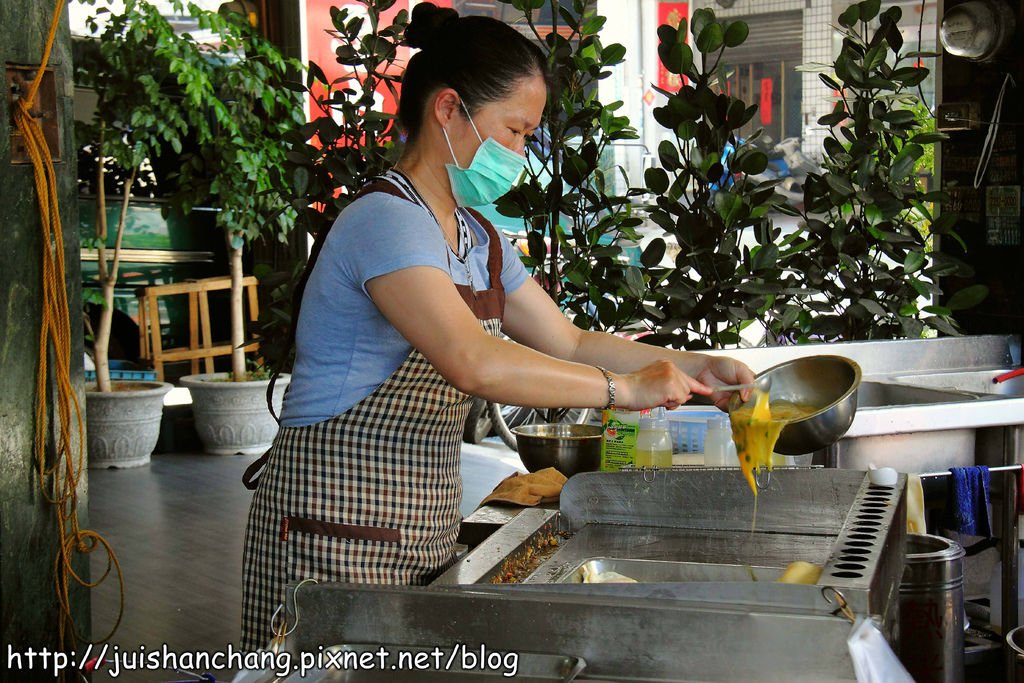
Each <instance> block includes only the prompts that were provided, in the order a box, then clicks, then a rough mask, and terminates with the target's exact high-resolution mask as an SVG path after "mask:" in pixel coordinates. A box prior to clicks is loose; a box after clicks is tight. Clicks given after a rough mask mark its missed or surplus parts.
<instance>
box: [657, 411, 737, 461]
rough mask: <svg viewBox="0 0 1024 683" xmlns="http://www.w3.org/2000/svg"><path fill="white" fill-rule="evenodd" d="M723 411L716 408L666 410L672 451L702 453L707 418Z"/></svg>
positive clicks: (718, 414)
mask: <svg viewBox="0 0 1024 683" xmlns="http://www.w3.org/2000/svg"><path fill="white" fill-rule="evenodd" d="M723 414H724V413H722V411H720V410H718V409H716V408H677V409H676V410H670V411H668V432H669V434H670V435H671V436H672V452H673V453H703V452H704V435H705V434H707V431H708V420H710V419H711V418H713V417H717V416H721V415H723Z"/></svg>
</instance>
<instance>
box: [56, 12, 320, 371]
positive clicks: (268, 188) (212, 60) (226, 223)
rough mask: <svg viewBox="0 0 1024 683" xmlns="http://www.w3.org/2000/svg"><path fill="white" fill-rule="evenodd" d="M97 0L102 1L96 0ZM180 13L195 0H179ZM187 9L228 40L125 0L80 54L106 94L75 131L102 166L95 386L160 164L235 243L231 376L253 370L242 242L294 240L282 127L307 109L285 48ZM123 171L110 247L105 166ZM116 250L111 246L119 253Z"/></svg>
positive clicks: (174, 198) (81, 72)
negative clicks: (138, 215)
mask: <svg viewBox="0 0 1024 683" xmlns="http://www.w3.org/2000/svg"><path fill="white" fill-rule="evenodd" d="M89 4H93V3H89ZM173 6H174V7H175V8H176V10H177V11H179V12H184V10H185V6H184V5H182V4H181V3H180V2H177V0H175V2H174V3H173ZM187 9H188V12H189V13H190V14H191V16H193V17H195V18H196V19H197V20H198V23H199V26H200V28H202V29H209V30H210V31H212V32H213V34H214V35H216V36H217V38H218V41H219V42H218V44H216V45H205V44H202V43H199V42H197V41H195V40H194V39H193V38H192V36H190V35H188V34H179V33H176V32H175V30H174V28H173V27H172V26H171V24H170V23H169V22H168V21H167V19H165V18H164V17H163V16H162V15H161V14H160V11H159V10H158V9H157V8H155V7H154V6H153V5H151V4H150V3H148V2H142V1H141V0H127V1H126V2H125V3H124V9H123V11H121V12H112V11H111V10H110V8H108V7H102V6H101V7H99V8H98V9H97V10H96V13H95V16H94V17H93V18H91V19H90V20H89V24H90V27H91V28H92V30H93V31H94V32H95V31H97V29H98V28H99V20H100V19H103V20H104V22H105V23H104V27H103V28H102V31H101V32H100V33H99V35H98V36H97V37H96V38H95V39H94V40H90V41H88V42H87V43H86V44H85V45H84V46H83V49H82V50H81V55H82V58H81V59H80V60H78V61H77V62H76V65H75V78H76V81H77V83H78V84H79V85H81V86H85V87H88V88H91V89H92V90H93V91H94V92H95V94H96V97H97V103H96V110H95V114H94V116H93V118H92V120H91V121H89V122H87V123H85V124H83V125H80V126H79V128H78V130H77V134H78V141H79V144H80V146H81V148H82V150H83V154H84V155H87V156H90V157H92V158H91V159H85V160H83V163H82V164H80V165H82V166H87V167H88V166H92V167H94V168H95V169H96V173H97V180H96V182H95V189H96V193H97V219H96V225H97V235H96V240H95V243H94V246H95V247H96V248H97V250H98V252H99V259H98V260H99V279H100V285H101V291H102V294H103V300H104V307H103V313H102V316H101V318H100V324H99V326H98V328H97V330H96V334H95V355H96V367H97V384H98V386H99V388H100V390H101V391H109V388H110V380H109V365H108V348H109V340H110V329H111V320H112V315H113V296H114V286H115V284H116V282H117V276H118V270H119V266H120V248H121V238H122V236H123V234H124V228H125V218H126V216H127V209H128V203H129V201H130V200H131V198H132V196H133V194H134V190H135V189H136V188H137V185H138V183H140V182H142V181H140V179H141V178H145V179H147V180H148V182H149V184H152V182H153V181H152V173H151V169H152V168H153V167H154V166H156V165H159V166H160V167H161V168H170V169H172V172H171V173H170V174H169V175H170V176H171V178H170V182H168V183H167V184H166V186H165V187H164V188H163V189H164V191H165V192H166V193H167V195H168V198H169V199H170V200H171V203H172V204H174V205H176V206H178V207H180V208H181V209H183V210H184V211H186V212H187V211H189V210H190V209H191V208H192V207H193V206H195V205H197V204H207V203H209V204H212V205H214V206H215V207H216V208H218V209H219V211H218V212H217V219H216V221H217V226H218V227H219V228H220V229H221V230H222V231H223V233H224V235H225V238H226V240H227V242H228V247H229V250H228V251H229V254H230V255H231V259H230V268H231V275H232V347H233V348H234V353H233V357H232V371H233V376H234V377H236V378H238V379H243V378H244V377H245V357H244V352H243V346H244V337H243V330H244V322H243V321H242V287H241V280H242V248H243V246H244V245H245V243H246V242H248V241H251V240H253V239H255V238H257V237H259V236H263V235H266V234H270V235H273V236H275V237H277V238H278V239H282V240H283V239H284V236H285V235H286V234H287V232H288V229H289V228H290V227H291V225H292V224H293V222H294V215H293V214H290V213H289V211H290V208H289V207H287V205H285V206H283V207H282V202H281V200H280V191H279V189H277V188H279V187H280V185H281V179H282V175H281V172H280V169H281V167H282V164H283V161H284V154H285V149H284V147H283V144H282V142H281V136H282V135H283V132H284V131H285V130H286V128H287V127H288V126H290V125H297V124H298V123H300V122H301V121H302V120H303V118H302V109H301V105H300V102H299V99H298V97H297V96H296V95H295V94H294V93H292V92H290V91H288V90H287V89H284V88H282V87H281V83H282V82H283V80H284V76H285V73H286V70H287V68H288V64H287V62H286V61H285V59H284V58H283V57H282V56H281V54H280V53H279V52H278V50H277V49H276V48H275V47H274V46H273V45H271V44H270V43H268V42H267V41H265V40H263V39H262V38H260V37H259V36H258V35H256V34H255V33H254V32H253V31H252V30H251V28H249V27H248V26H247V25H246V24H244V23H241V22H236V21H234V20H231V19H228V18H225V17H221V16H219V15H217V14H215V13H212V12H207V11H205V10H202V9H201V8H199V7H198V6H196V5H194V4H189V5H188V7H187ZM108 173H109V174H112V175H114V176H115V178H116V179H117V183H116V185H117V186H118V189H119V192H120V204H121V207H120V208H121V210H120V212H119V220H118V223H117V226H116V237H115V238H114V240H113V245H112V247H108V243H109V239H108V227H107V220H106V216H107V210H106V188H107V186H108V185H109V184H110V183H108V182H107V177H106V176H107V174H108ZM111 252H112V253H111Z"/></svg>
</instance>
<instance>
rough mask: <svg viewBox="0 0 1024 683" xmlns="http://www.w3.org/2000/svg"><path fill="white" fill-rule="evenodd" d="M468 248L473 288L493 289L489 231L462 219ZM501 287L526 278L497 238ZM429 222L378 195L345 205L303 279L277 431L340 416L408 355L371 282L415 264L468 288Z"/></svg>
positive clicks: (411, 207) (413, 208) (410, 207)
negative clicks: (469, 243) (469, 234)
mask: <svg viewBox="0 0 1024 683" xmlns="http://www.w3.org/2000/svg"><path fill="white" fill-rule="evenodd" d="M464 215H465V217H466V222H467V223H468V225H469V229H470V232H472V234H473V247H472V248H471V249H470V252H469V263H470V267H471V268H472V271H473V286H474V287H475V288H476V289H477V290H483V289H488V288H489V287H490V277H489V276H488V273H487V255H488V246H489V239H488V236H487V232H486V231H485V230H484V228H483V226H481V225H480V224H479V223H478V222H477V221H476V220H475V219H474V218H473V217H472V216H471V215H470V214H469V213H468V212H466V213H465V214H464ZM501 247H502V261H503V263H502V270H501V282H502V284H503V285H504V287H505V292H506V293H508V294H511V293H512V292H513V291H515V290H516V289H517V288H518V287H519V286H520V285H522V284H523V282H525V281H526V278H527V273H526V269H525V268H524V267H523V264H522V262H520V260H519V257H518V255H517V254H516V253H515V250H514V249H513V247H512V245H511V244H510V243H509V241H508V240H505V239H502V240H501ZM448 254H449V249H448V243H447V241H446V240H445V239H444V236H443V235H442V234H441V228H440V227H439V226H438V225H437V223H436V222H435V221H434V218H433V216H431V215H430V214H429V213H427V212H426V211H424V210H423V209H422V208H420V207H419V206H418V205H416V204H414V203H413V202H410V201H407V200H405V199H400V198H398V197H394V196H391V195H389V194H386V193H383V192H374V193H371V194H368V195H365V196H363V197H360V198H359V199H357V200H356V201H354V202H352V204H350V205H349V206H348V207H346V209H345V210H344V211H343V212H342V214H341V215H340V216H338V220H337V221H336V222H335V224H334V227H333V228H332V229H331V232H330V233H329V234H328V235H327V240H326V241H325V242H324V245H323V249H322V251H321V252H320V257H319V259H318V260H317V263H316V267H315V268H314V269H313V272H312V273H311V274H310V276H309V281H308V283H307V284H306V291H305V294H304V295H303V299H302V309H301V314H300V315H299V324H298V328H297V330H296V342H295V345H296V358H295V367H294V369H293V371H292V380H291V386H290V387H289V388H288V392H287V394H286V395H285V399H284V407H283V409H282V411H281V424H282V425H283V426H285V427H301V426H303V425H310V424H314V423H316V422H322V421H324V420H328V419H330V418H332V417H335V416H336V415H340V414H342V413H344V412H345V411H346V410H348V409H349V408H351V407H352V406H354V405H355V404H356V403H358V402H359V401H361V400H362V399H364V398H365V397H367V396H369V395H370V394H371V393H373V391H374V390H376V388H377V387H379V386H380V385H381V384H382V383H383V382H384V380H386V379H387V378H388V377H390V376H391V375H392V373H394V371H395V370H397V369H398V367H399V366H400V365H401V364H402V362H403V361H405V359H406V358H407V357H408V355H409V354H410V353H411V352H412V345H411V344H410V343H409V342H408V341H407V340H406V339H405V337H403V336H402V335H401V334H400V333H399V332H398V330H396V329H395V328H394V327H393V326H392V325H391V323H389V322H388V321H387V319H386V318H385V317H384V316H383V315H381V313H380V311H379V310H377V307H376V306H375V305H374V303H373V301H372V300H371V299H370V296H369V295H368V294H367V292H366V283H367V281H368V280H370V279H372V278H375V277H378V276H380V275H386V274H387V273H393V272H395V271H398V270H402V269H403V268H411V267H414V266H433V267H434V268H439V269H441V270H443V271H444V272H446V273H450V274H451V276H452V279H453V280H454V282H455V283H456V284H463V285H464V284H468V282H467V278H466V272H465V268H464V267H463V265H462V264H461V263H460V262H458V261H456V260H455V256H454V255H452V256H451V269H450V270H449V260H448Z"/></svg>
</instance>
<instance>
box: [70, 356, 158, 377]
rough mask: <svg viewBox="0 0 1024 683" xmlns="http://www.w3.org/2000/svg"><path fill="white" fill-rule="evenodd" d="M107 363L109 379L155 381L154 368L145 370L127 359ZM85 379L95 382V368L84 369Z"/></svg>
mask: <svg viewBox="0 0 1024 683" xmlns="http://www.w3.org/2000/svg"><path fill="white" fill-rule="evenodd" d="M109 364H110V379H112V380H116V381H121V382H123V381H126V380H143V381H148V382H155V381H156V371H155V370H145V369H143V368H140V367H139V366H137V365H135V364H134V363H132V362H131V361H127V360H112V361H110V363H109ZM85 381H86V382H95V381H96V371H95V370H86V371H85Z"/></svg>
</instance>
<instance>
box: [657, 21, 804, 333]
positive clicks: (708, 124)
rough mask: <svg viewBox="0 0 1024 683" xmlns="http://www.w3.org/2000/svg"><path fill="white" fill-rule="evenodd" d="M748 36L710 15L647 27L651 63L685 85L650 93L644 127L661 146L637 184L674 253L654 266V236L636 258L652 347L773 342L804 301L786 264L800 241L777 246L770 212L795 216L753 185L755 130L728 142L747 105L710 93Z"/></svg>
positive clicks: (758, 154) (768, 188)
mask: <svg viewBox="0 0 1024 683" xmlns="http://www.w3.org/2000/svg"><path fill="white" fill-rule="evenodd" d="M748 32H749V29H748V28H747V25H746V24H745V23H744V22H742V21H732V22H729V21H720V20H718V19H717V18H716V17H715V14H714V12H713V11H711V10H709V9H700V10H697V11H696V12H694V14H693V17H692V21H691V22H690V23H689V25H687V23H686V22H685V21H684V22H683V23H681V24H680V26H679V27H678V29H677V28H674V27H672V26H669V25H663V26H660V27H659V28H658V39H659V45H658V56H659V58H660V59H661V62H662V64H663V65H664V66H665V68H666V69H667V70H668V71H669V72H671V73H673V74H679V75H680V76H682V77H683V78H684V83H683V85H682V86H681V87H680V88H679V90H678V91H676V92H670V91H665V90H661V89H659V92H661V94H663V95H665V96H666V97H667V98H668V101H667V102H666V103H665V104H664V105H663V106H661V107H658V108H656V109H655V111H654V117H655V120H657V121H658V123H659V124H661V125H662V126H664V127H665V128H666V129H668V130H669V131H670V132H671V135H672V137H671V138H670V139H668V140H665V141H663V142H662V143H661V145H660V146H659V148H658V158H659V161H660V167H656V168H651V169H648V171H647V172H646V176H645V180H646V183H647V187H648V189H649V190H650V191H651V192H652V193H654V194H655V195H656V203H655V206H654V207H652V210H651V213H650V219H651V220H652V221H653V222H654V223H655V224H657V225H658V226H660V227H661V228H662V229H663V230H664V231H665V232H666V233H667V234H668V235H671V236H672V237H673V238H674V241H675V242H676V243H677V244H678V246H679V252H678V254H677V255H676V256H675V258H674V262H673V263H672V264H671V265H667V266H666V265H663V261H664V259H665V254H666V241H665V240H664V239H662V238H657V239H655V240H653V241H652V242H651V243H650V244H649V246H648V247H647V249H646V250H645V252H644V254H643V257H642V262H643V265H644V267H645V273H644V276H645V281H644V287H645V291H644V295H643V296H644V299H645V301H646V303H645V305H644V308H643V310H644V312H645V314H646V323H647V325H648V327H649V328H650V329H651V330H653V331H654V334H653V335H651V336H650V337H648V338H647V339H646V340H648V341H650V342H652V343H657V344H663V345H671V346H675V347H683V348H690V349H699V348H716V347H723V346H734V345H737V344H738V343H739V341H740V332H741V331H742V330H743V329H744V328H745V327H747V326H749V325H751V324H755V323H756V324H759V325H761V326H762V327H763V328H764V330H765V333H766V335H767V336H768V338H774V337H775V336H777V335H779V334H782V333H783V332H785V331H786V328H787V327H788V326H789V325H790V324H792V322H794V321H793V320H791V319H790V317H787V316H786V314H785V313H783V314H781V315H780V314H779V313H778V311H780V310H782V311H785V310H786V309H785V307H786V306H787V305H788V304H789V302H791V301H793V300H796V299H798V298H800V297H803V296H806V295H807V294H808V293H807V290H806V288H805V287H804V286H803V285H802V282H801V280H802V277H801V275H800V274H799V273H798V272H796V271H794V269H793V267H792V266H791V265H790V264H791V263H792V259H793V257H794V256H795V255H796V254H798V253H799V252H800V251H801V250H802V249H803V248H805V247H806V246H807V242H806V241H805V240H803V239H802V237H801V235H800V234H799V233H794V234H791V235H788V236H785V237H783V236H782V235H781V231H780V229H779V228H777V227H776V226H775V225H774V222H773V220H772V218H771V215H770V214H769V212H770V211H771V210H773V209H775V210H778V211H783V212H793V211H794V210H793V209H792V208H791V207H789V206H788V205H787V204H786V202H785V199H784V198H783V197H782V196H781V195H779V194H778V193H777V192H776V191H775V187H776V185H777V183H778V181H774V180H768V181H763V180H758V179H757V178H756V177H755V176H758V175H759V174H762V173H764V171H765V169H766V168H767V165H768V157H767V155H766V154H765V153H764V152H762V151H760V150H759V149H758V148H757V147H756V145H755V144H754V143H755V140H756V138H757V137H758V136H759V135H760V131H757V132H755V133H754V134H753V135H751V136H749V137H748V138H746V139H740V138H739V137H738V131H739V130H740V129H741V128H742V127H743V126H745V125H746V124H748V123H749V122H750V120H751V119H752V118H753V116H754V114H755V113H756V112H757V106H756V105H747V104H746V103H745V102H743V101H742V100H740V99H738V98H736V97H732V96H730V95H728V94H726V93H724V92H722V91H721V84H722V83H723V82H724V81H725V76H726V74H725V72H724V60H723V56H724V55H725V53H726V51H727V50H728V49H730V48H735V47H737V46H739V45H741V44H742V43H743V42H744V41H745V40H746V38H747V36H748ZM688 34H692V37H693V40H692V44H693V46H694V48H696V52H694V49H693V48H691V46H690V41H688V40H687V37H688Z"/></svg>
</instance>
